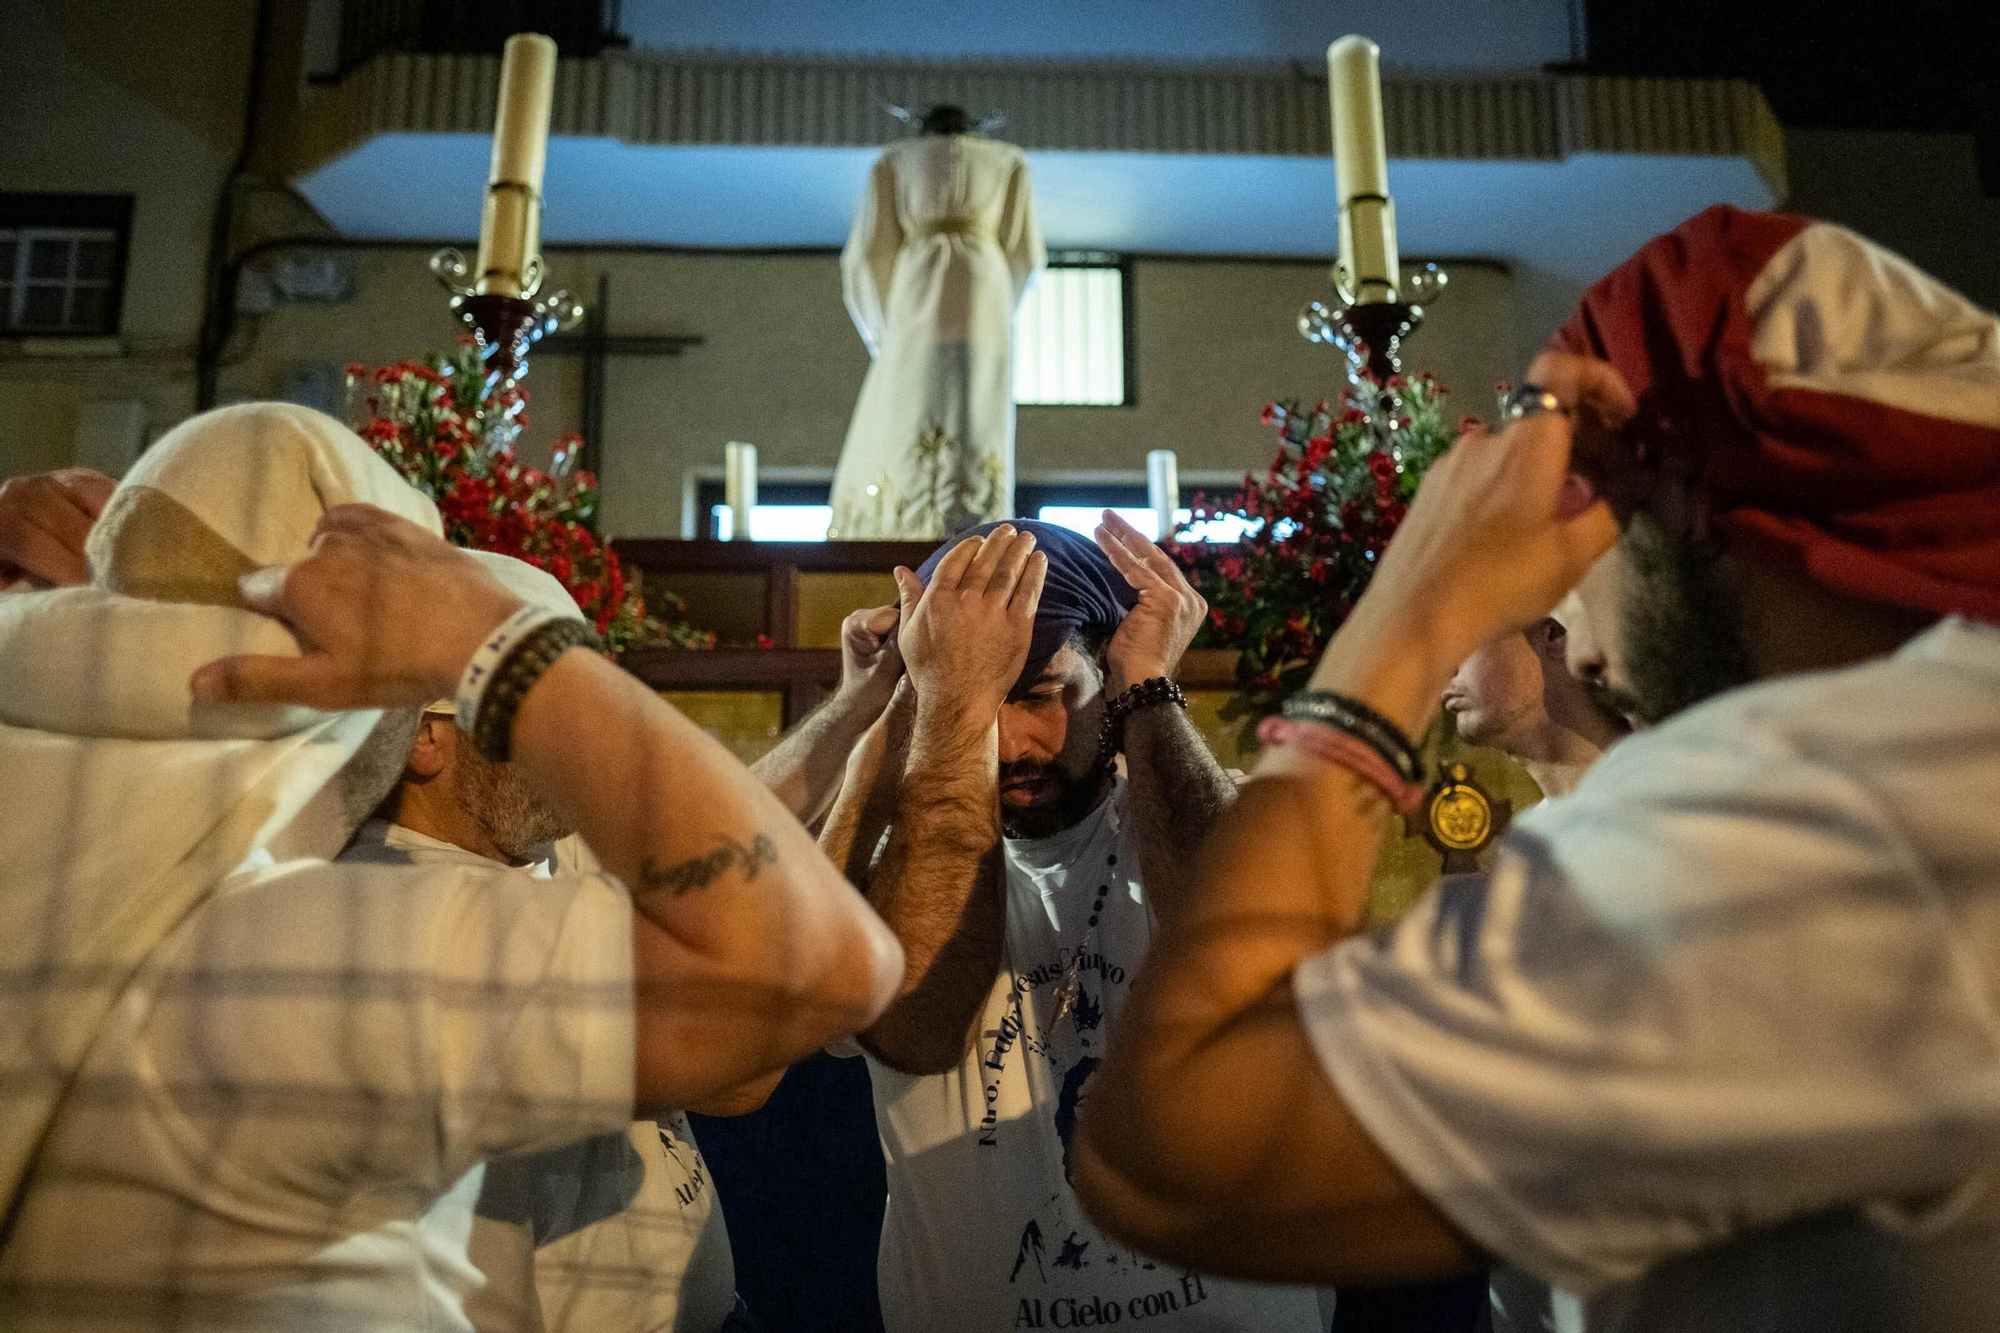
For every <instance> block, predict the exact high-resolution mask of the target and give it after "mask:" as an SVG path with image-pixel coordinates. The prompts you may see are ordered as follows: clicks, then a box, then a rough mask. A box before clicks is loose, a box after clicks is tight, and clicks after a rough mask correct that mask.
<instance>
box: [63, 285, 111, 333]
mask: <svg viewBox="0 0 2000 1333" xmlns="http://www.w3.org/2000/svg"><path fill="white" fill-rule="evenodd" d="M69 326H70V327H71V328H73V329H76V330H78V331H79V332H87V333H110V332H111V331H112V329H111V288H110V287H109V286H98V285H94V284H88V283H85V284H79V285H78V286H77V287H76V288H74V289H73V290H72V291H71V292H70V298H69Z"/></svg>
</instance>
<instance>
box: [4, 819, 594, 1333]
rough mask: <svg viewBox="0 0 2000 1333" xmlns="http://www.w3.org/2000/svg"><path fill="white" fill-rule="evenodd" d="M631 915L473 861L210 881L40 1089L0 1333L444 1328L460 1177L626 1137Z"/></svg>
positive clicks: (305, 866)
mask: <svg viewBox="0 0 2000 1333" xmlns="http://www.w3.org/2000/svg"><path fill="white" fill-rule="evenodd" d="M166 798H167V794H163V799H166ZM631 911H632V909H631V904H630V900H629V899H628V898H627V896H626V894H625V892H624V891H623V890H622V889H621V888H619V887H618V886H617V885H616V884H615V883H614V882H612V881H610V880H608V879H606V878H604V877H602V876H597V875H566V876H561V877H557V878H555V879H544V880H537V879H532V878H530V877H528V876H526V875H522V874H520V873H518V872H516V871H514V870H511V869H509V868H507V867H505V866H500V865H496V864H493V863H491V862H480V863H478V864H429V865H387V864H367V863H328V862H324V861H296V862H290V863H286V864H281V865H276V866H269V867H263V868H259V869H256V870H253V871H247V872H245V873H243V874H240V875H238V876H236V877H234V878H233V879H232V880H230V881H227V882H225V883H224V884H223V886H222V887H221V888H220V889H219V890H218V891H217V892H216V893H215V895H214V896H213V897H211V898H210V899H208V900H207V901H205V902H204V903H202V905H201V906H200V907H198V908H197V909H196V910H195V911H194V912H192V913H191V914H190V915H189V916H188V918H187V919H186V920H185V921H184V922H183V923H182V924H181V926H180V927H179V928H178V929H177V930H176V931H175V932H174V933H173V934H172V935H171V936H169V937H168V938H167V939H166V940H165V941H164V942H163V943H162V944H161V945H160V947H159V948H158V949H157V950H156V951H155V953H154V955H153V956H152V957H151V958H150V959H149V960H148V961H147V963H146V965H145V967H144V968H143V970H142V971H141V972H140V974H139V975H138V977H137V978H136V979H135V980H134V981H133V983H132V985H131V986H130V987H129V988H128V989H127V991H126V992H125V994H124V995H123V996H122V997H121V998H120V1000H119V1002H118V1004H117V1006H116V1008H115V1009H114V1010H113V1012H112V1015H111V1017H110V1020H109V1022H108V1023H107V1025H106V1027H105V1030H104V1031H103V1032H102V1033H101V1034H100V1036H99V1037H98V1040H97V1043H96V1046H95V1047H94V1048H93V1050H92V1051H91V1054H90V1056H89V1058H88V1060H87V1062H86V1064H85V1066H84V1068H83V1071H82V1073H81V1075H80V1077H79V1079H78V1081H77V1083H76V1084H75V1086H74V1087H73V1088H72V1089H71V1091H70V1093H69V1095H68V1097H67V1098H66V1100H65V1102H64V1104H63V1106H62V1108H61V1110H60V1112H59V1114H58V1117H57V1119H56V1122H55V1124H54V1126H53V1128H52V1130H51V1132H50V1135H49V1137H48V1140H47V1141H46V1143H45V1145H44V1147H43V1150H42V1153H41V1155H40V1157H39V1158H38V1159H37V1163H36V1166H35V1169H34V1172H33V1174H32V1175H31V1177H30V1178H29V1182H28V1187H27V1191H26V1194H25V1197H24V1199H23V1202H22V1204H21V1206H20V1209H19V1212H18V1214H17V1216H16V1217H15V1219H14V1227H13V1230H12V1233H11V1235H10V1236H9V1238H8V1242H7V1246H6V1249H5V1251H4V1252H0V1284H4V1290H0V1327H5V1328H6V1329H8V1330H9V1331H10V1333H17V1331H18V1330H26V1329H35V1330H42V1329H58V1328H60V1329H79V1328H90V1329H93V1330H98V1329H115V1330H127V1329H149V1330H161V1329H176V1330H179V1329H186V1330H201V1333H209V1331H210V1330H249V1329H255V1330H259V1331H260V1333H262V1331H264V1330H272V1329H310V1330H313V1331H314V1333H345V1331H346V1330H384V1331H386V1330H398V1331H401V1330H407V1329H412V1328H422V1329H429V1330H444V1329H459V1330H462V1329H467V1328H469V1327H470V1325H469V1324H468V1323H467V1322H466V1319H465V1316H464V1313H463V1310H462V1306H461V1302H462V1299H463V1296H464V1294H465V1292H466V1291H468V1290H469V1289H471V1288H472V1287H473V1286H474V1285H475V1284H477V1282H478V1281H479V1275H478V1274H477V1272H475V1271H474V1270H473V1268H472V1267H471V1265H470V1264H469V1263H468V1262H467V1259H466V1249H465V1246H466V1233H467V1232H468V1231H469V1229H470V1226H471V1219H472V1204H473V1200H474V1199H475V1198H476V1196H477V1192H478V1187H479V1183H480V1181H479V1177H478V1174H477V1173H475V1172H474V1171H473V1168H474V1166H476V1165H477V1164H478V1163H479V1162H480V1161H481V1160H482V1159H484V1158H486V1157H489V1156H493V1155H496V1154H501V1153H507V1152H517V1151H533V1150H539V1149H542V1148H550V1147H555V1146H558V1145H560V1144H563V1143H568V1142H573V1141H575V1140H577V1139H580V1138H584V1137H586V1136H589V1135H593V1134H601V1133H605V1132H610V1131H617V1132H620V1133H622V1132H623V1131H624V1128H625V1126H627V1125H628V1124H629V1123H630V1122H631V1117H632V1109H631V1108H632V1095H633V1041H634V1035H633V1025H632V928H631ZM447 1196H448V1197H447ZM444 1218H456V1219H458V1225H457V1226H456V1227H455V1228H454V1227H452V1226H448V1225H441V1224H440V1223H441V1219H444Z"/></svg>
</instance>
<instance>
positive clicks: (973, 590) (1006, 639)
mask: <svg viewBox="0 0 2000 1333" xmlns="http://www.w3.org/2000/svg"><path fill="white" fill-rule="evenodd" d="M1048 571H1049V560H1048V557H1047V556H1046V555H1043V554H1042V553H1041V552H1040V551H1037V550H1035V537H1034V534H1033V533H1029V532H1018V531H1016V530H1015V529H1014V527H1013V526H1012V525H1011V524H1005V523H1003V524H1001V525H1000V526H999V527H997V528H995V529H993V531H991V532H989V533H987V534H986V535H985V536H984V537H967V538H966V539H965V540H964V541H962V542H960V543H959V544H958V545H956V546H954V547H952V549H951V550H950V551H949V552H948V553H947V554H946V555H945V557H944V559H943V560H941V561H940V562H939V563H938V566H937V569H936V570H935V571H934V572H933V573H932V574H931V581H930V583H929V584H928V585H925V584H923V583H922V582H920V581H919V580H918V579H917V576H916V574H915V573H914V572H913V571H912V570H909V569H906V568H904V567H903V566H901V565H898V566H897V567H896V588H897V591H898V593H899V594H900V598H901V600H900V606H901V626H900V628H899V629H898V631H897V644H898V647H899V649H900V651H901V653H902V658H903V661H904V663H905V665H906V666H907V668H908V670H909V673H910V680H911V683H912V684H913V685H915V687H916V691H917V695H918V698H919V699H924V698H927V697H928V698H936V699H950V700H953V701H956V702H958V703H961V704H963V705H964V706H966V707H967V708H969V709H973V710H975V711H977V712H979V713H980V714H981V715H982V716H984V717H985V718H987V719H988V720H989V721H990V720H991V719H993V718H995V717H997V716H998V715H999V712H1000V705H1001V704H1002V703H1004V702H1005V701H1006V698H1007V692H1008V691H1009V690H1011V689H1012V688H1013V686H1014V681H1015V679H1016V677H1018V676H1019V675H1020V674H1021V668H1022V666H1023V665H1024V664H1025V663H1026V662H1027V660H1028V643H1029V640H1030V638H1032V636H1033V634H1034V628H1035V611H1036V609H1037V608H1038V607H1039V606H1040V605H1041V600H1042V585H1043V583H1044V582H1045V581H1046V579H1047V578H1048Z"/></svg>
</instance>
